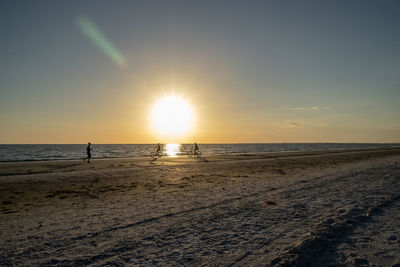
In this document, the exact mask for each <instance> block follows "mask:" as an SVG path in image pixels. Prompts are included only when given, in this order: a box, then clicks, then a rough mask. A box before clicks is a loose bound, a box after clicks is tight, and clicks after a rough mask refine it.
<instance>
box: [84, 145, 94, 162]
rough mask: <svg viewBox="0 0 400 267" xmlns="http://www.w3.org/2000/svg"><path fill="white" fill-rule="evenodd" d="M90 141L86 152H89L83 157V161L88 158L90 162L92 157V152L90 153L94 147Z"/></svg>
mask: <svg viewBox="0 0 400 267" xmlns="http://www.w3.org/2000/svg"><path fill="white" fill-rule="evenodd" d="M90 145H91V144H90V142H89V143H88V146H87V148H86V153H87V157H86V158H84V159H83V161H85V160H87V162H88V163H89V162H90V159H91V158H92V154H91V153H90V150H92V148H91V147H90Z"/></svg>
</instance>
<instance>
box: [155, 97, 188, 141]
mask: <svg viewBox="0 0 400 267" xmlns="http://www.w3.org/2000/svg"><path fill="white" fill-rule="evenodd" d="M150 117H151V124H152V128H153V129H154V130H155V131H156V133H157V134H159V135H160V134H161V135H163V136H164V137H178V136H182V135H184V134H186V133H188V132H189V131H191V130H192V128H193V120H194V114H193V107H192V106H191V105H190V104H189V102H188V101H186V100H185V99H184V98H182V97H180V96H176V95H168V96H164V97H163V98H161V99H159V100H158V101H157V102H156V103H155V104H154V106H153V108H152V110H151V116H150Z"/></svg>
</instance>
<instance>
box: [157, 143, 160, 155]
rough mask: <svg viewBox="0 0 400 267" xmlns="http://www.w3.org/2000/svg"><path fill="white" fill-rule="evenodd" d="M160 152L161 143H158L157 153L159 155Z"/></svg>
mask: <svg viewBox="0 0 400 267" xmlns="http://www.w3.org/2000/svg"><path fill="white" fill-rule="evenodd" d="M159 153H161V145H160V143H158V144H157V148H156V155H158V154H159Z"/></svg>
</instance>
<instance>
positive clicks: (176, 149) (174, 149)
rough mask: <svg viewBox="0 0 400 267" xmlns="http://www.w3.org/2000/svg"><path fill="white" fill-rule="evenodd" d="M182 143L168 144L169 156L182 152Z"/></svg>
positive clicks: (167, 151)
mask: <svg viewBox="0 0 400 267" xmlns="http://www.w3.org/2000/svg"><path fill="white" fill-rule="evenodd" d="M180 147H181V145H180V144H166V145H165V153H166V154H167V156H168V157H177V156H179V153H180Z"/></svg>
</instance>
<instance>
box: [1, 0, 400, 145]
mask: <svg viewBox="0 0 400 267" xmlns="http://www.w3.org/2000/svg"><path fill="white" fill-rule="evenodd" d="M399 14H400V2H399V1H394V0H393V1H389V0H388V1H368V0H359V1H353V0H337V1H306V0H304V1H286V0H276V1H267V0H265V1H264V0H263V1H251V0H249V1H244V0H243V1H234V0H232V1H215V0H214V1H205V0H202V1H182V0H181V1H168V0H160V1H148V0H143V1H134V0H132V1H128V0H127V1H123V0H115V1H111V0H110V1H103V0H93V1H88V0H79V1H73V0H72V1H41V0H36V1H28V0H26V1H22V0H2V1H0V34H1V35H0V36H1V42H0V129H1V131H0V143H3V144H7V143H10V144H18V143H21V144H28V143H32V144H34V143H42V144H46V143H50V144H52V143H61V144H67V143H86V142H88V141H91V142H92V143H156V142H175V143H179V142H187V143H191V142H194V141H197V142H198V143H260V142H266V143H271V142H400V104H399V103H398V102H399V99H400V75H399V74H400V50H399V48H400V32H399V29H400V16H399ZM170 94H174V95H178V96H181V97H182V98H184V99H186V100H187V102H188V103H190V105H191V106H192V107H193V110H194V114H195V120H194V123H193V125H191V128H192V129H191V131H190V132H188V133H187V134H186V135H182V136H175V137H168V138H167V137H165V136H162V135H160V134H159V133H155V132H154V130H153V129H152V127H150V124H151V122H150V119H149V118H150V116H149V114H150V113H151V110H152V107H153V106H154V103H156V102H157V101H158V100H159V99H160V98H162V97H163V96H165V95H170Z"/></svg>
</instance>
